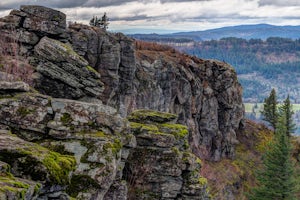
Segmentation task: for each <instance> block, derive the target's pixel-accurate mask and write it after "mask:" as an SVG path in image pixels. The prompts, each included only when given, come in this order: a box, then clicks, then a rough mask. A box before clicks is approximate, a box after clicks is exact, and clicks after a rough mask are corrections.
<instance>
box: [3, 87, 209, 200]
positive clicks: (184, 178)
mask: <svg viewBox="0 0 300 200" xmlns="http://www.w3.org/2000/svg"><path fill="white" fill-rule="evenodd" d="M0 83H1V84H0V85H4V86H5V90H6V91H9V92H8V93H10V94H11V95H10V96H8V95H7V94H6V93H4V92H3V94H2V95H1V96H0V97H1V98H0V175H1V177H0V186H1V188H0V197H1V199H3V200H11V199H25V200H31V199H39V200H44V199H45V200H47V199H70V198H71V197H73V198H76V199H83V200H102V199H104V200H122V199H123V200H126V199H151V198H152V199H168V200H172V199H174V200H175V199H182V200H188V199H199V200H200V199H203V200H204V199H209V196H208V191H207V182H206V179H205V178H203V177H201V176H200V168H201V160H200V159H199V158H197V157H196V156H195V155H194V154H193V153H192V152H191V149H190V147H189V144H188V141H187V136H188V130H187V127H186V126H183V125H180V124H175V123H174V122H175V121H176V119H177V116H176V115H174V114H170V113H160V112H156V111H149V110H141V111H136V112H134V113H133V114H132V115H130V117H129V120H130V121H131V123H129V122H128V120H127V119H125V118H122V117H121V116H120V115H119V114H118V112H117V110H116V109H114V108H112V107H109V106H106V105H103V104H101V103H99V102H98V103H87V102H82V101H76V100H70V99H57V98H52V97H50V96H46V95H42V94H39V93H36V92H35V93H32V91H31V90H30V91H22V90H20V89H19V87H15V85H16V84H10V85H9V84H5V83H2V82H0ZM24 85H26V84H24ZM8 88H9V90H7V89H8ZM0 89H1V88H0ZM5 90H3V91H5ZM11 92H12V93H11ZM141 161H143V162H142V163H141ZM136 170H141V171H136ZM149 170H150V171H149ZM137 172H138V173H137ZM149 172H151V173H149ZM141 188H143V190H141Z"/></svg>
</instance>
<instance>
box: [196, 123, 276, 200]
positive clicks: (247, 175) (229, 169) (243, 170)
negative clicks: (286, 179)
mask: <svg viewBox="0 0 300 200" xmlns="http://www.w3.org/2000/svg"><path fill="white" fill-rule="evenodd" d="M272 137H273V133H272V131H270V130H269V129H268V128H267V127H266V126H264V125H262V124H256V123H254V122H252V121H247V123H246V127H245V129H244V130H242V131H240V132H238V139H239V141H240V144H238V145H237V146H236V156H235V159H233V160H229V159H225V160H222V161H220V162H209V161H203V166H202V169H201V175H202V176H204V177H206V178H207V180H208V184H209V187H210V192H211V194H212V196H213V197H214V199H216V200H225V199H228V198H230V195H233V196H234V197H235V199H239V200H246V199H247V198H246V193H247V192H249V190H250V189H251V188H252V187H254V186H255V183H256V179H255V171H256V169H257V168H259V166H261V156H262V153H263V152H264V147H266V144H268V142H269V141H270V140H272ZM231 192H232V193H231Z"/></svg>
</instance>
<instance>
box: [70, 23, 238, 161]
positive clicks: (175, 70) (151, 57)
mask: <svg viewBox="0 0 300 200" xmlns="http://www.w3.org/2000/svg"><path fill="white" fill-rule="evenodd" d="M69 31H70V33H71V43H72V45H73V48H74V50H75V51H76V52H77V53H78V54H79V55H81V56H83V57H84V58H85V59H86V60H87V61H88V62H89V64H90V65H91V66H92V67H93V68H95V69H96V70H97V71H99V72H100V74H101V80H102V81H103V83H104V85H105V90H104V93H103V94H102V95H101V97H100V99H101V100H102V101H103V102H105V103H106V104H109V105H111V106H113V107H115V108H117V109H118V110H119V112H120V113H121V115H122V116H126V115H127V114H128V113H130V112H132V111H133V110H135V109H143V108H146V109H153V110H159V111H164V112H171V113H176V114H178V115H179V119H178V122H179V123H181V124H186V125H187V126H188V127H189V129H190V131H191V135H190V142H191V144H192V148H193V151H194V152H195V153H196V154H197V155H199V156H201V157H205V158H207V159H212V160H216V161H217V160H220V159H221V158H222V157H233V156H234V146H235V144H236V143H237V142H238V141H237V139H236V133H235V131H236V130H237V129H238V128H239V126H240V124H241V122H242V119H243V116H244V108H243V104H242V88H241V86H240V84H239V83H238V80H237V77H236V73H235V72H234V70H233V68H232V67H231V66H229V65H228V64H226V63H223V62H219V61H214V60H201V59H198V58H195V57H190V56H187V55H183V54H180V53H178V52H176V51H175V50H173V49H170V48H167V47H162V46H159V45H151V44H147V43H143V42H134V41H133V40H131V39H129V38H126V37H125V36H123V35H122V34H115V35H113V34H108V33H105V32H103V31H101V30H99V29H95V28H92V27H88V26H82V25H73V26H71V27H70V28H69Z"/></svg>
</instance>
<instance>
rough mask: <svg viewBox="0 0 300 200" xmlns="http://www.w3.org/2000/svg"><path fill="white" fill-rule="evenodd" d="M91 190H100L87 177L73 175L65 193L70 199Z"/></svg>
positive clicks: (94, 182) (96, 184)
mask: <svg viewBox="0 0 300 200" xmlns="http://www.w3.org/2000/svg"><path fill="white" fill-rule="evenodd" d="M93 188H96V189H97V188H100V186H99V184H98V183H97V182H96V181H95V180H94V179H92V178H91V177H89V176H87V175H73V176H72V179H71V183H70V185H69V186H68V187H67V193H68V194H69V195H70V196H71V197H77V195H78V194H79V192H87V191H88V190H90V189H93Z"/></svg>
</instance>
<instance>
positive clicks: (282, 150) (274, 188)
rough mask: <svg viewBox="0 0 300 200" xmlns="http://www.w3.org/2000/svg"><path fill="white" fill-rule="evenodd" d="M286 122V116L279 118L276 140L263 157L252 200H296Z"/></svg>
mask: <svg viewBox="0 0 300 200" xmlns="http://www.w3.org/2000/svg"><path fill="white" fill-rule="evenodd" d="M285 121H286V120H285V119H284V115H283V116H281V117H280V118H279V122H278V125H277V129H276V132H275V136H274V140H273V141H272V142H271V143H270V145H269V148H268V149H267V151H266V153H265V155H264V156H263V168H262V170H261V171H259V172H258V173H257V180H258V186H257V187H256V188H254V189H253V190H252V193H251V195H250V196H249V199H250V200H294V199H296V198H295V188H296V182H295V180H294V178H293V172H294V169H293V162H292V160H291V144H290V138H289V137H288V136H287V135H286V131H287V130H286V127H285Z"/></svg>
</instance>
